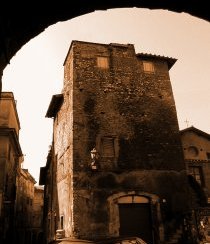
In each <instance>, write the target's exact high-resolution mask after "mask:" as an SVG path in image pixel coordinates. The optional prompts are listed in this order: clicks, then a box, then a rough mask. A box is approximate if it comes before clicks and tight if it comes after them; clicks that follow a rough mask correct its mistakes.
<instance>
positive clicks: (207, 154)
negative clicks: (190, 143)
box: [206, 152, 210, 161]
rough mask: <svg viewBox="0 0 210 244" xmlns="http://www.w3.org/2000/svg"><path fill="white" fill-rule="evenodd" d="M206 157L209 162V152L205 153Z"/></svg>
mask: <svg viewBox="0 0 210 244" xmlns="http://www.w3.org/2000/svg"><path fill="white" fill-rule="evenodd" d="M206 156H207V160H209V161H210V152H207V153H206Z"/></svg>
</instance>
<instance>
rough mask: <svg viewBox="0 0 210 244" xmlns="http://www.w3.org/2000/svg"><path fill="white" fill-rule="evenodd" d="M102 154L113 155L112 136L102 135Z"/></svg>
mask: <svg viewBox="0 0 210 244" xmlns="http://www.w3.org/2000/svg"><path fill="white" fill-rule="evenodd" d="M102 156H103V157H114V156H115V151H114V138H112V137H104V138H102Z"/></svg>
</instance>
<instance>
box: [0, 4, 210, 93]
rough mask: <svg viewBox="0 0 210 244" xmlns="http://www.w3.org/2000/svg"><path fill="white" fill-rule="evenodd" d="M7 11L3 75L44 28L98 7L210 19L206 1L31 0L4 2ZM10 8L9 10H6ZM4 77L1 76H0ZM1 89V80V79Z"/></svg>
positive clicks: (1, 26)
mask: <svg viewBox="0 0 210 244" xmlns="http://www.w3.org/2000/svg"><path fill="white" fill-rule="evenodd" d="M4 4H5V5H4V6H5V7H4V11H3V13H2V14H1V18H0V78H1V77H2V74H3V70H4V68H5V67H6V66H7V64H8V63H9V62H10V60H11V58H12V57H13V56H14V55H15V54H16V53H17V52H18V50H20V49H21V47H22V46H23V45H24V44H26V43H27V42H28V41H29V40H30V39H32V38H34V37H35V36H37V35H38V34H40V33H41V32H43V31H44V30H45V28H47V27H49V26H50V25H53V24H55V23H57V22H59V21H66V20H68V19H72V18H74V17H77V16H80V15H83V14H87V13H91V12H93V11H95V10H107V9H111V8H125V7H126V8H129V7H130V8H132V7H138V8H149V9H164V10H170V11H173V12H177V13H180V12H185V13H189V14H191V15H193V16H195V17H198V18H201V19H204V20H207V21H210V11H209V7H208V5H207V1H206V0H200V1H199V2H198V1H195V0H193V1H191V2H190V4H186V3H185V2H176V4H174V3H173V2H172V1H162V0H143V1H139V0H132V1H130V0H125V1H118V2H116V1H102V2H95V1H91V0H89V1H85V2H84V1H82V0H81V1H80V0H78V1H75V2H74V3H73V6H74V7H71V6H70V4H69V1H66V0H63V1H60V2H59V4H58V3H57V2H55V3H52V2H50V3H49V4H48V5H47V6H46V7H44V6H43V4H41V3H39V2H35V1H34V2H30V4H28V5H27V4H25V3H24V6H23V5H21V4H20V3H18V5H17V6H15V5H14V4H13V8H12V9H14V11H12V9H11V6H7V4H6V3H4ZM5 10H8V11H5ZM0 80H1V79H0ZM0 91H1V82H0Z"/></svg>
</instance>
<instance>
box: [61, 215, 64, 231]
mask: <svg viewBox="0 0 210 244" xmlns="http://www.w3.org/2000/svg"><path fill="white" fill-rule="evenodd" d="M63 227H64V216H61V230H63Z"/></svg>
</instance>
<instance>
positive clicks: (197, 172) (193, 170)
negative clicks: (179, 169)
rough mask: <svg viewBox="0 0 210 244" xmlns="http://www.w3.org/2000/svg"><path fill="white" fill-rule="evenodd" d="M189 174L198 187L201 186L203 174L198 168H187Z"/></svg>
mask: <svg viewBox="0 0 210 244" xmlns="http://www.w3.org/2000/svg"><path fill="white" fill-rule="evenodd" d="M189 174H190V175H192V176H193V177H194V178H195V179H196V181H197V182H198V183H199V184H200V185H203V174H202V169H201V167H200V166H189Z"/></svg>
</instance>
